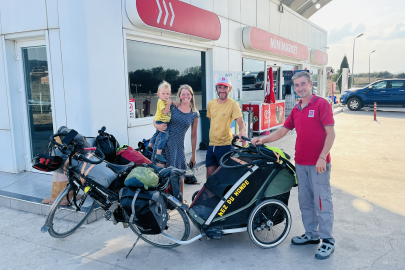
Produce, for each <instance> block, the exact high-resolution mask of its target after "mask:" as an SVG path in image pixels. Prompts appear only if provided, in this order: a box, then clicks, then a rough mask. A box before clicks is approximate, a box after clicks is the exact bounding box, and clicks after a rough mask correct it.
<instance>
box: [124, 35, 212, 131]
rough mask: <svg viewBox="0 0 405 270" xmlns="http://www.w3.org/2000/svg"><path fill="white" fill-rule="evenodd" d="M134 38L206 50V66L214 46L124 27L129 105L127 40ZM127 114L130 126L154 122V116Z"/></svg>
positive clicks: (127, 84) (181, 47) (126, 83)
mask: <svg viewBox="0 0 405 270" xmlns="http://www.w3.org/2000/svg"><path fill="white" fill-rule="evenodd" d="M128 40H132V41H138V42H146V43H151V44H155V45H161V46H169V47H175V48H179V49H188V50H194V51H200V52H205V63H204V66H206V65H207V52H208V50H209V49H211V48H213V46H212V45H211V44H209V45H208V44H204V43H201V44H197V43H195V42H193V43H192V42H190V38H184V39H178V37H176V39H173V38H171V37H169V36H156V35H152V34H147V33H143V32H139V31H134V30H129V29H124V30H123V43H124V74H125V75H124V76H125V89H126V91H125V97H126V104H127V106H128V102H129V80H128V74H129V72H128V49H127V41H128ZM201 66H203V63H201ZM205 73H206V76H205V80H207V77H208V74H207V72H205ZM126 113H127V114H126V115H127V125H128V128H131V127H138V126H144V125H150V124H151V123H153V119H154V117H153V116H149V117H143V118H135V119H131V118H130V117H129V115H128V111H127V112H126Z"/></svg>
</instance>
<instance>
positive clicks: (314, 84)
mask: <svg viewBox="0 0 405 270" xmlns="http://www.w3.org/2000/svg"><path fill="white" fill-rule="evenodd" d="M309 73H310V74H311V81H312V93H314V94H317V95H318V69H310V70H309Z"/></svg>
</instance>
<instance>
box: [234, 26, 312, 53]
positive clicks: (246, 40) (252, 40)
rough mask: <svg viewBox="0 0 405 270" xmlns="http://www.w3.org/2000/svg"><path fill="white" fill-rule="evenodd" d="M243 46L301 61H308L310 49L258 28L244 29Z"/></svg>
mask: <svg viewBox="0 0 405 270" xmlns="http://www.w3.org/2000/svg"><path fill="white" fill-rule="evenodd" d="M242 38H243V46H244V47H245V48H246V49H248V50H257V51H264V52H269V53H274V54H278V55H283V56H287V57H291V58H295V59H299V60H307V59H308V47H307V46H305V45H302V44H299V43H297V42H294V41H291V40H288V39H286V38H282V37H280V36H277V35H275V34H272V33H269V32H267V31H264V30H261V29H259V28H256V27H245V28H243V36H242Z"/></svg>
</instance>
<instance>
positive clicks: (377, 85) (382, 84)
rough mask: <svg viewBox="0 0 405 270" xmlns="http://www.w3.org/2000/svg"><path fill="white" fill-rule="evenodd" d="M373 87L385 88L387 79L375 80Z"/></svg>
mask: <svg viewBox="0 0 405 270" xmlns="http://www.w3.org/2000/svg"><path fill="white" fill-rule="evenodd" d="M373 88H374V89H386V88H387V81H382V82H377V83H375V84H373Z"/></svg>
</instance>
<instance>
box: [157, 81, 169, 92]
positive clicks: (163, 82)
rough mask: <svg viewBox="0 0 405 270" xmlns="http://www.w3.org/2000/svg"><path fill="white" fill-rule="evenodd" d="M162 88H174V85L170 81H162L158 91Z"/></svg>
mask: <svg viewBox="0 0 405 270" xmlns="http://www.w3.org/2000/svg"><path fill="white" fill-rule="evenodd" d="M162 88H169V89H170V90H172V87H171V86H170V83H168V82H166V81H162V82H161V83H160V84H159V86H158V91H157V92H158V93H159V92H160V89H162Z"/></svg>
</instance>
